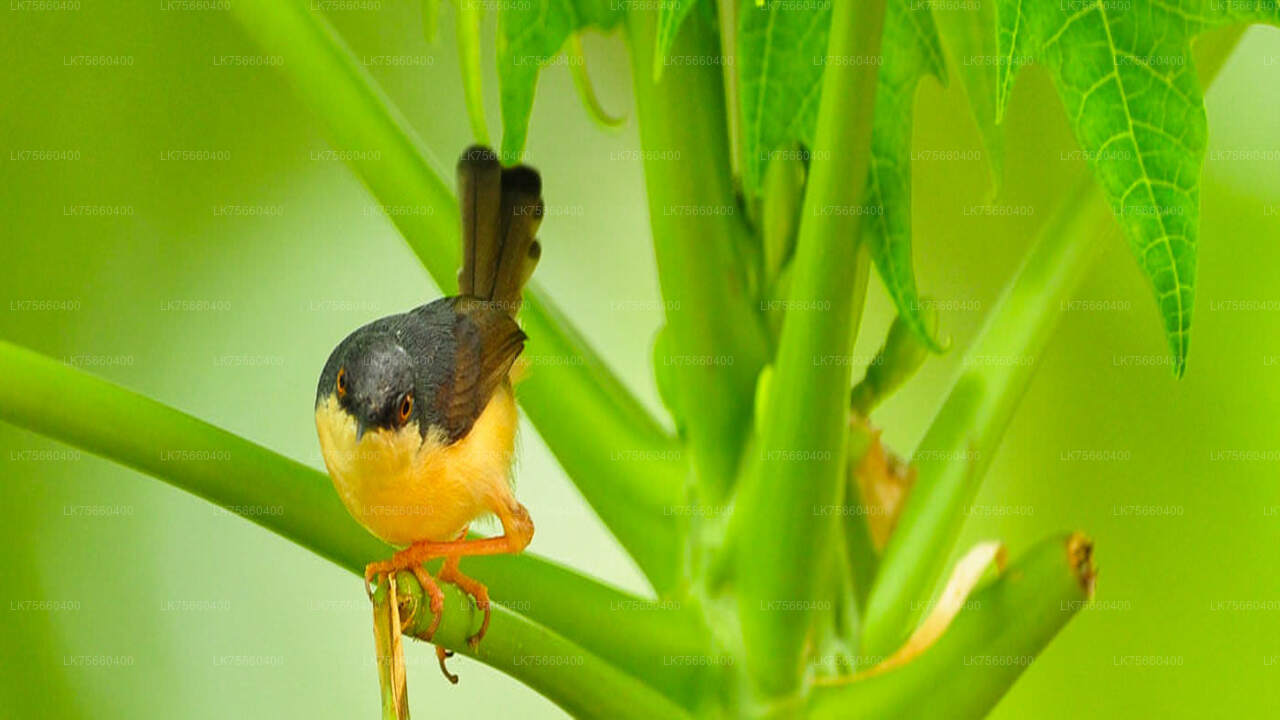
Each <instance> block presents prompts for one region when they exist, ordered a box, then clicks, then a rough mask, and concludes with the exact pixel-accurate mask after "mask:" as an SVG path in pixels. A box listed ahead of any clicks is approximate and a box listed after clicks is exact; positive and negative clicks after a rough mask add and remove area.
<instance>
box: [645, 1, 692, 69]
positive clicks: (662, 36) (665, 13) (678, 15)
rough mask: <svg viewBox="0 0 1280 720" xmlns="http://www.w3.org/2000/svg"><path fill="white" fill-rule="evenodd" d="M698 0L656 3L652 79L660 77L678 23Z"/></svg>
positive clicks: (677, 32) (677, 28)
mask: <svg viewBox="0 0 1280 720" xmlns="http://www.w3.org/2000/svg"><path fill="white" fill-rule="evenodd" d="M698 2H699V0H667V1H666V2H664V3H661V4H659V5H658V38H657V41H656V42H655V43H654V50H653V79H654V81H657V80H661V79H662V68H663V66H665V65H666V62H667V51H668V50H670V49H671V43H673V42H675V39H676V35H677V34H679V33H680V25H681V24H683V23H684V19H685V18H686V17H688V15H689V11H690V10H692V9H693V6H694V5H697V4H698Z"/></svg>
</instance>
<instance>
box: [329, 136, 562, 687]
mask: <svg viewBox="0 0 1280 720" xmlns="http://www.w3.org/2000/svg"><path fill="white" fill-rule="evenodd" d="M458 195H459V203H460V205H461V210H462V249H463V260H462V267H461V269H460V270H459V271H458V295H457V296H454V297H446V298H441V299H439V300H436V301H435V302H431V303H428V304H426V305H423V306H421V307H417V308H414V309H413V310H410V311H408V312H406V313H403V314H400V315H391V316H388V317H384V318H382V319H380V320H376V321H374V322H372V323H369V324H368V325H365V326H364V327H362V328H360V329H358V330H356V331H355V332H353V333H351V334H350V335H348V336H347V338H346V339H344V340H343V341H342V342H341V343H339V344H338V347H337V348H335V349H334V351H333V353H332V354H331V355H330V356H329V360H328V362H326V363H325V366H324V371H323V372H322V373H321V374H320V383H319V387H318V388H317V390H316V407H315V416H316V430H317V432H318V433H319V436H320V447H321V450H322V452H323V454H324V461H325V465H326V466H327V467H328V470H329V475H330V476H331V477H332V478H333V485H334V487H335V488H336V489H337V491H338V495H339V496H341V498H342V502H343V503H344V504H345V505H346V506H347V510H349V511H350V512H351V514H352V516H354V517H355V519H356V520H358V521H359V522H360V524H362V525H364V526H365V528H367V529H368V530H369V531H370V532H372V533H373V534H374V535H376V536H378V537H379V538H382V539H383V540H385V541H386V542H388V543H390V544H392V545H395V546H398V547H401V548H403V549H401V550H399V551H398V552H396V553H395V554H394V555H392V556H391V558H390V559H388V560H385V561H382V562H374V563H370V564H369V565H368V566H367V567H366V568H365V583H366V589H368V585H369V583H370V582H371V581H372V580H373V579H374V578H375V577H377V576H379V575H386V574H388V573H395V572H398V571H400V570H409V571H411V572H412V573H413V574H414V575H415V576H416V577H417V578H418V582H419V583H420V584H421V585H422V587H423V590H424V591H425V592H426V594H427V596H428V598H429V599H430V605H431V613H432V616H433V617H432V621H431V624H430V627H429V628H428V630H427V633H426V637H427V639H428V640H429V639H430V638H431V635H432V634H434V632H435V630H436V628H437V627H438V626H439V624H440V617H441V613H442V612H443V609H444V594H443V593H442V592H441V590H440V587H439V585H438V584H437V583H436V578H432V577H431V575H430V574H429V573H428V572H427V570H426V569H425V568H424V567H423V563H424V562H425V561H427V560H430V559H434V558H444V566H443V567H442V568H441V570H440V574H439V576H438V579H439V580H440V581H442V582H450V583H453V584H455V585H457V586H458V587H459V588H461V589H462V590H463V591H465V592H466V593H467V594H469V595H471V596H472V597H473V598H474V599H475V602H476V606H477V607H478V608H480V609H481V610H483V612H484V621H483V623H482V624H481V626H480V629H479V631H478V632H477V633H476V634H475V635H473V636H472V637H471V638H470V642H471V644H472V646H473V647H474V646H475V645H476V644H477V643H479V642H480V639H481V638H482V637H484V634H485V631H486V630H487V629H488V626H489V593H488V590H487V589H486V588H485V586H484V585H483V584H481V583H480V582H478V581H476V580H475V579H473V578H470V577H467V576H466V575H464V574H462V572H461V571H460V570H459V569H458V563H459V560H460V559H461V558H462V557H463V556H467V555H493V554H499V553H518V552H520V551H522V550H523V549H524V548H525V547H526V546H527V545H528V544H529V541H530V539H532V537H533V522H532V520H530V518H529V513H528V512H527V511H526V510H525V509H524V507H523V506H522V505H521V504H520V503H519V502H517V501H516V499H515V496H514V494H513V493H512V485H511V461H512V454H513V451H514V444H515V433H516V405H515V396H514V393H513V390H512V385H511V378H510V372H511V367H512V364H513V363H514V362H515V360H516V357H517V356H518V355H519V354H520V352H521V351H522V350H523V349H524V341H525V334H524V333H523V332H522V331H521V330H520V327H519V326H518V325H517V324H516V321H515V316H516V313H517V312H518V311H519V309H520V303H521V295H522V292H523V289H524V285H525V283H526V282H528V280H529V276H530V274H531V273H532V272H533V268H534V266H535V265H536V264H537V262H538V257H539V254H540V252H541V250H540V246H539V244H538V242H537V240H536V239H535V237H534V236H535V234H536V233H537V230H538V225H539V223H540V222H541V220H542V211H543V203H542V187H541V180H540V178H539V176H538V173H537V171H535V170H533V169H532V168H529V167H525V166H517V167H513V168H505V169H504V168H503V167H502V165H501V164H500V163H499V161H498V158H497V156H496V155H495V154H494V153H493V151H492V150H490V149H488V148H485V147H478V146H477V147H472V148H469V149H467V150H466V151H465V152H464V153H463V154H462V157H461V158H460V159H459V161H458ZM489 514H492V515H495V516H497V518H498V520H499V521H500V522H501V523H502V530H503V533H502V535H501V536H498V537H493V538H486V539H478V540H477V539H471V540H469V539H467V538H466V533H467V528H468V527H469V526H470V524H471V523H472V521H474V520H475V519H476V518H478V517H480V516H483V515H489ZM436 654H437V656H438V657H439V658H440V667H441V669H442V670H443V671H444V673H445V676H446V677H448V678H449V679H450V681H451V682H457V677H456V676H454V675H451V674H450V673H449V671H448V670H447V669H445V665H444V659H445V657H446V656H447V655H446V652H445V650H444V648H442V647H440V646H437V647H436Z"/></svg>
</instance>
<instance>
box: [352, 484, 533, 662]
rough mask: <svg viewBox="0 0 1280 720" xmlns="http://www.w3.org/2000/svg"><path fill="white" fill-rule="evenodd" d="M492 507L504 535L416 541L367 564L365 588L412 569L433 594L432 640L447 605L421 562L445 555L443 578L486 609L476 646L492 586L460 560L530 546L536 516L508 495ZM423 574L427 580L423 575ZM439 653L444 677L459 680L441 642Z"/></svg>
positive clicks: (485, 624) (477, 636)
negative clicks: (466, 572) (385, 576)
mask: <svg viewBox="0 0 1280 720" xmlns="http://www.w3.org/2000/svg"><path fill="white" fill-rule="evenodd" d="M491 509H492V510H493V512H494V514H496V515H497V516H498V519H499V520H500V521H501V522H502V535H500V536H498V537H493V538H484V539H483V540H466V539H463V538H459V539H458V540H451V541H449V542H435V541H431V540H424V541H421V542H416V543H414V544H412V545H410V546H409V547H407V548H405V549H403V550H400V551H399V552H397V553H396V554H394V555H392V556H391V558H390V559H389V560H384V561H381V562H373V563H369V564H368V565H367V566H365V569H364V577H365V586H366V589H367V588H368V586H369V582H370V580H371V579H372V578H374V577H375V576H377V575H383V574H386V573H391V572H397V571H400V570H411V571H413V574H414V575H415V576H416V577H417V578H418V582H419V583H421V584H422V588H423V590H425V591H426V592H427V594H428V595H429V596H430V597H431V612H432V614H433V615H434V617H433V618H432V620H431V627H430V629H429V631H428V633H429V634H428V635H427V637H426V638H425V639H427V640H430V639H431V635H430V634H431V633H435V630H436V627H437V626H438V625H439V624H440V615H441V611H442V610H443V608H444V594H443V593H442V592H441V591H440V587H439V586H438V585H436V583H435V582H434V581H432V580H431V576H430V575H428V574H427V571H426V569H425V568H423V567H422V564H423V563H424V562H426V561H428V560H432V559H435V558H445V566H444V568H443V569H441V571H440V579H441V580H444V581H445V582H452V583H454V584H456V585H457V586H458V587H460V588H462V590H464V591H465V592H467V593H468V594H470V595H471V596H473V597H474V598H475V599H476V605H477V606H479V607H480V608H481V609H482V610H484V621H483V622H482V623H481V625H480V631H479V632H477V633H476V634H475V635H473V636H471V637H470V638H468V639H467V641H468V642H469V643H471V646H472V647H473V648H474V647H475V646H476V644H477V643H479V642H480V639H481V638H482V637H484V634H485V631H486V630H488V629H489V611H490V608H489V590H488V588H486V587H485V586H484V584H483V583H481V582H480V581H478V580H475V579H473V578H469V577H467V576H465V575H463V574H462V573H460V572H458V561H459V560H460V559H461V558H462V557H463V556H472V555H506V554H516V553H519V552H520V551H522V550H524V549H525V548H526V547H528V545H529V541H530V540H532V539H533V520H532V519H531V518H530V517H529V511H528V510H525V509H524V506H523V505H521V504H520V503H518V502H516V501H515V499H514V498H511V497H507V498H504V499H502V500H501V501H498V502H494V503H493V506H492V508H491ZM450 565H452V569H450ZM424 577H425V578H426V580H424V579H423V578H424ZM437 598H438V600H437ZM436 656H437V657H438V658H439V659H440V669H441V670H442V671H444V674H445V677H447V678H449V681H450V682H457V680H456V677H457V676H456V675H452V674H451V673H450V672H449V671H448V670H447V669H445V666H444V660H445V658H446V657H448V655H447V651H445V650H444V649H443V648H441V647H440V646H436Z"/></svg>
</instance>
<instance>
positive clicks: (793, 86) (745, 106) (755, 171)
mask: <svg viewBox="0 0 1280 720" xmlns="http://www.w3.org/2000/svg"><path fill="white" fill-rule="evenodd" d="M830 15H831V6H830V4H829V3H804V4H798V5H797V4H796V3H790V2H778V3H770V4H767V5H765V6H764V7H756V5H755V3H754V2H753V1H752V0H746V2H744V4H743V7H742V16H741V22H740V25H739V30H738V42H739V43H740V46H741V52H740V56H741V58H742V61H741V63H740V70H739V72H740V82H741V85H742V118H743V121H742V122H743V135H744V138H743V142H744V151H745V154H746V158H745V177H744V184H745V187H746V188H747V190H748V192H751V193H755V192H759V190H760V188H761V185H762V183H763V180H762V178H763V176H764V173H765V171H766V170H767V165H768V161H769V160H770V159H771V158H773V157H775V156H777V155H779V151H781V150H783V149H784V148H787V147H789V144H790V143H792V142H796V141H799V142H801V143H803V144H804V145H805V146H807V147H812V146H813V133H814V126H815V122H816V118H817V103H818V98H819V95H820V92H821V88H820V86H821V81H822V74H823V65H824V64H825V63H824V57H825V56H824V52H825V48H826V42H827V30H828V28H829V27H830V25H831V18H830ZM884 38H885V41H884V45H883V47H884V51H883V64H882V65H881V67H880V70H879V74H878V76H877V85H876V97H877V98H878V100H877V102H876V108H875V115H874V118H873V130H872V136H871V164H870V168H869V169H868V173H869V177H868V181H867V192H866V201H865V206H866V207H867V208H868V210H870V211H872V212H871V215H872V218H873V219H872V221H871V222H869V223H867V226H866V229H867V231H868V232H867V234H866V239H867V244H868V247H869V249H870V251H871V257H872V259H873V260H874V261H875V265H876V270H877V271H878V272H879V273H880V277H881V278H882V279H883V280H884V284H885V287H886V288H888V290H889V295H890V296H891V297H892V298H893V301H894V304H895V305H897V308H898V314H899V315H901V316H902V318H903V319H904V320H905V321H906V323H907V325H908V327H910V328H911V330H912V332H914V333H916V335H918V336H919V337H920V338H921V340H923V341H924V342H925V344H926V345H927V346H928V347H929V348H930V349H931V350H933V351H935V352H938V351H941V349H942V347H941V345H939V343H938V342H937V340H936V339H934V338H933V336H932V335H930V334H929V332H928V330H926V328H925V323H924V321H923V319H921V316H920V301H919V298H918V297H917V292H916V281H915V274H914V272H913V270H912V265H911V152H910V149H911V131H912V123H911V117H912V110H913V108H914V106H915V91H916V86H917V85H918V84H919V82H920V79H921V78H923V77H925V76H933V77H935V78H937V79H938V80H939V82H944V81H945V79H946V63H945V61H944V60H943V56H942V47H941V44H940V42H939V40H938V33H937V29H936V28H935V27H934V24H933V16H932V14H931V12H930V9H929V6H928V5H927V4H923V3H909V2H908V0H889V2H888V3H886V6H885V20H884ZM835 61H838V62H841V63H853V64H857V63H868V64H870V63H873V62H874V61H875V59H874V58H837V59H836V60H835Z"/></svg>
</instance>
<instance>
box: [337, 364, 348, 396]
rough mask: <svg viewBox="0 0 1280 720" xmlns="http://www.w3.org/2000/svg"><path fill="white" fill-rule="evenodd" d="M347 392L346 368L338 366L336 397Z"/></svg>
mask: <svg viewBox="0 0 1280 720" xmlns="http://www.w3.org/2000/svg"><path fill="white" fill-rule="evenodd" d="M346 394H347V369H346V368H344V367H342V368H338V397H342V396H343V395H346Z"/></svg>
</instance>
